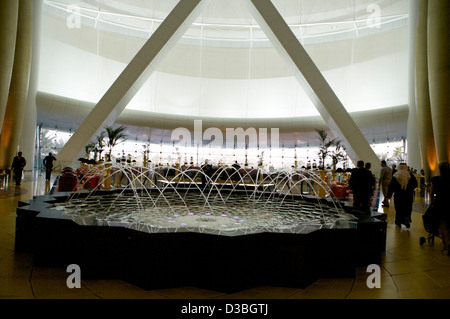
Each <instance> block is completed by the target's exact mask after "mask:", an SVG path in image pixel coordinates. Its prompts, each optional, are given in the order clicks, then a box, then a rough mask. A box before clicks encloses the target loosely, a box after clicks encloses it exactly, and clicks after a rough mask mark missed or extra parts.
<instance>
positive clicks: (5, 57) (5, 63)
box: [0, 0, 19, 151]
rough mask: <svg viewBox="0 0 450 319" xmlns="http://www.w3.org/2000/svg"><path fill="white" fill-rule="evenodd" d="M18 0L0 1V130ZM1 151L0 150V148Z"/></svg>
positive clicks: (6, 91)
mask: <svg viewBox="0 0 450 319" xmlns="http://www.w3.org/2000/svg"><path fill="white" fill-rule="evenodd" d="M18 11H19V0H4V1H1V2H0V132H1V130H2V126H3V117H4V116H5V111H6V103H7V101H8V94H9V86H10V84H11V75H12V69H13V63H14V51H15V48H16V36H17V19H18V16H19V14H18ZM0 151H1V150H0Z"/></svg>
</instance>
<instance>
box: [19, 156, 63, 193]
mask: <svg viewBox="0 0 450 319" xmlns="http://www.w3.org/2000/svg"><path fill="white" fill-rule="evenodd" d="M54 161H56V157H55V156H54V155H53V154H52V153H49V154H48V155H47V156H46V157H45V158H44V161H43V164H44V167H45V180H46V181H50V176H51V173H52V170H53V162H54ZM25 165H27V160H26V159H25V158H24V157H23V153H22V152H18V153H17V156H15V157H14V159H13V162H12V165H11V171H12V172H13V174H14V181H15V183H16V186H20V183H21V181H22V174H23V169H24V168H25Z"/></svg>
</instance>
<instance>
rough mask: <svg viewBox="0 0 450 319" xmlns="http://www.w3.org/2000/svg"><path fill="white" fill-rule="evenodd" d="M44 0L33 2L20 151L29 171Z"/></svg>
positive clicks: (34, 130)
mask: <svg viewBox="0 0 450 319" xmlns="http://www.w3.org/2000/svg"><path fill="white" fill-rule="evenodd" d="M42 4H43V2H42V0H33V48H32V52H33V53H32V57H31V73H30V86H29V88H28V98H27V105H26V111H25V112H26V115H25V117H24V120H23V127H22V133H21V135H20V142H19V145H20V149H21V150H22V152H23V154H24V155H25V154H27V158H26V159H27V166H26V169H27V170H33V169H34V159H35V141H36V120H37V107H36V94H37V85H38V80H39V78H38V77H39V60H40V59H39V56H40V55H39V53H40V45H41V41H40V33H41V21H42V19H41V16H42Z"/></svg>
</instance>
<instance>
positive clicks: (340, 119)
mask: <svg viewBox="0 0 450 319" xmlns="http://www.w3.org/2000/svg"><path fill="white" fill-rule="evenodd" d="M244 1H245V2H246V3H247V5H248V7H249V10H250V12H251V13H252V14H253V17H254V18H255V20H256V21H257V22H258V23H259V25H260V26H261V28H262V29H263V31H264V32H265V34H266V36H267V37H268V38H269V40H270V41H271V42H272V44H273V46H274V47H275V48H276V49H277V50H278V52H279V54H280V55H281V56H283V57H284V58H285V60H286V61H287V63H288V64H289V66H290V67H291V69H292V70H293V72H294V75H295V77H296V78H297V80H298V81H299V82H300V85H301V86H302V87H303V88H304V89H305V91H306V93H307V94H308V96H309V98H310V99H311V100H312V102H313V103H314V105H315V107H316V108H317V110H318V111H319V113H320V115H321V116H322V118H323V119H324V120H325V122H326V123H327V125H328V126H329V128H330V129H331V131H332V132H333V134H334V135H335V136H336V137H337V138H339V139H341V140H342V142H343V144H344V145H345V147H346V149H347V154H348V156H349V157H350V159H351V160H352V161H353V162H354V163H355V164H356V162H357V161H358V160H359V159H361V160H364V161H365V162H371V163H372V167H373V172H374V173H375V174H376V175H378V173H379V170H380V167H379V165H378V163H379V161H380V160H379V158H378V156H377V155H376V154H375V152H374V151H373V150H372V148H371V147H370V145H369V143H368V142H367V140H366V138H365V137H364V135H363V134H362V133H361V130H360V129H359V127H358V126H357V125H356V124H355V122H354V120H353V119H352V118H351V116H350V115H349V114H348V112H347V110H346V109H345V107H344V106H343V105H342V103H341V101H340V100H339V98H338V97H337V96H336V94H335V93H334V91H333V89H332V88H331V87H330V85H329V84H328V83H327V81H326V79H325V78H324V76H323V75H322V73H321V72H320V70H319V69H318V68H317V66H316V65H315V63H314V61H313V60H312V59H311V57H310V56H309V55H308V53H307V52H306V50H305V49H304V48H303V46H302V45H301V43H300V42H299V41H298V39H297V38H296V37H295V35H294V33H293V32H292V30H291V29H290V28H289V26H288V25H287V23H286V22H285V21H284V19H283V17H282V16H281V15H280V13H279V12H278V11H277V9H276V8H275V6H274V5H273V4H272V2H271V1H270V0H244Z"/></svg>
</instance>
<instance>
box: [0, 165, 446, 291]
mask: <svg viewBox="0 0 450 319" xmlns="http://www.w3.org/2000/svg"><path fill="white" fill-rule="evenodd" d="M54 179H55V176H52V180H51V182H45V178H44V176H43V175H42V174H39V173H33V172H26V173H25V174H24V180H23V182H22V185H21V186H20V187H19V188H16V187H15V186H14V185H13V184H12V183H11V182H9V183H2V184H1V185H0V298H2V299H450V257H449V256H447V255H446V254H444V253H443V252H442V251H441V250H442V248H443V246H442V242H441V240H440V239H439V238H436V240H435V243H434V244H431V243H425V244H424V245H423V246H421V245H420V244H419V239H420V237H421V236H423V235H425V230H424V228H423V224H422V214H423V212H424V209H425V207H426V201H425V199H424V198H423V197H419V196H418V197H416V200H415V203H414V212H413V217H412V219H413V222H412V225H411V228H410V229H406V228H402V229H400V228H398V227H397V226H395V224H394V223H393V219H394V213H395V212H394V208H393V205H391V207H390V208H384V212H385V213H386V214H387V215H388V228H387V245H386V252H385V254H384V255H383V258H382V264H381V265H380V266H381V288H373V289H370V288H368V287H367V284H366V281H367V278H368V276H369V275H370V274H369V273H367V271H366V270H367V269H366V267H361V268H358V270H357V274H356V276H355V278H335V279H333V278H326V279H320V280H318V281H316V282H315V283H313V284H312V285H310V286H308V287H307V288H305V289H295V288H286V287H268V286H262V287H255V288H253V289H249V290H245V291H241V292H238V293H233V294H224V293H221V292H216V291H210V290H204V289H199V288H196V287H180V288H177V289H161V290H155V291H145V290H143V289H140V288H138V287H135V286H133V285H131V284H128V283H126V282H124V281H121V280H82V285H81V288H79V289H69V288H68V287H67V285H66V279H67V277H68V275H69V274H68V273H66V271H65V269H60V268H45V267H37V266H34V265H33V258H32V256H31V255H29V254H26V253H17V252H15V251H14V234H15V211H16V207H17V203H18V201H20V200H27V199H31V198H32V197H33V196H35V195H43V194H47V193H48V192H49V191H50V187H51V185H52V184H53V182H54Z"/></svg>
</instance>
